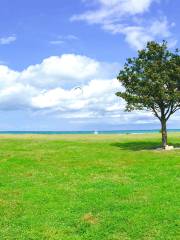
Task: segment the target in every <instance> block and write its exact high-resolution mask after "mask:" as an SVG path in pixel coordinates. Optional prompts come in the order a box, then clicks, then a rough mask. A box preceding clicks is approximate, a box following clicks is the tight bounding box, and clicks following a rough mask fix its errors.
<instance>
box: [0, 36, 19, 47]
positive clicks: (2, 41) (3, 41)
mask: <svg viewBox="0 0 180 240" xmlns="http://www.w3.org/2000/svg"><path fill="white" fill-rule="evenodd" d="M16 39H17V37H16V36H15V35H12V36H8V37H2V38H0V45H8V44H11V43H13V42H15V41H16Z"/></svg>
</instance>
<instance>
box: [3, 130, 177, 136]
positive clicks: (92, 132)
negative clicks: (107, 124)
mask: <svg viewBox="0 0 180 240" xmlns="http://www.w3.org/2000/svg"><path fill="white" fill-rule="evenodd" d="M159 132H160V130H159V129H153V130H112V131H0V134H49V135H52V134H59V135H62V134H144V133H159ZM168 132H180V129H168Z"/></svg>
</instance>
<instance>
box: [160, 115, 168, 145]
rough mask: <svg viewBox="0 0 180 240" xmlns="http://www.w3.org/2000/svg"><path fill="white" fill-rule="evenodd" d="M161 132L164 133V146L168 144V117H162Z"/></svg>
mask: <svg viewBox="0 0 180 240" xmlns="http://www.w3.org/2000/svg"><path fill="white" fill-rule="evenodd" d="M161 133H162V147H163V148H165V147H166V146H167V128H166V119H161Z"/></svg>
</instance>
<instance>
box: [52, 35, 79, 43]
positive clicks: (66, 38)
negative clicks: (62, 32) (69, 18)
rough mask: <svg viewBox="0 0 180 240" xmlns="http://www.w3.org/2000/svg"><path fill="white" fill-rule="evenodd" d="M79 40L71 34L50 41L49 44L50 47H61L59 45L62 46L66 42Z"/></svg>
mask: <svg viewBox="0 0 180 240" xmlns="http://www.w3.org/2000/svg"><path fill="white" fill-rule="evenodd" d="M78 39H79V38H78V37H77V36H75V35H73V34H69V35H66V36H58V37H57V38H56V39H55V40H52V41H50V44H52V45H61V44H64V43H66V42H68V41H71V42H72V41H76V40H78Z"/></svg>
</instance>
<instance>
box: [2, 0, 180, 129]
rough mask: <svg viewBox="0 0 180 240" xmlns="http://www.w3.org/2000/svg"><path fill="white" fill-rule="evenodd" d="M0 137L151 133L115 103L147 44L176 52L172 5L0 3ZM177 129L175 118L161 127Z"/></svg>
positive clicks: (145, 0) (151, 0)
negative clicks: (132, 60) (126, 68)
mask: <svg viewBox="0 0 180 240" xmlns="http://www.w3.org/2000/svg"><path fill="white" fill-rule="evenodd" d="M0 3H1V8H0V119H1V121H0V130H1V131H8V130H9V131H11V130H17V131H32V130H34V131H47V130H50V131H58V130H59V131H63V130H64V131H72V130H74V131H81V130H121V129H123V130H124V129H157V128H159V127H160V125H159V121H158V120H157V119H156V118H155V117H154V116H153V115H152V114H151V113H150V112H146V111H141V112H139V111H134V112H131V113H127V112H125V111H124V109H125V102H124V101H123V100H121V99H120V98H118V97H116V96H115V93H116V92H117V91H118V90H120V89H122V87H121V85H120V83H119V82H118V81H117V79H116V77H117V75H118V73H119V71H120V69H122V68H123V65H124V63H125V60H126V59H127V58H129V57H134V56H136V54H137V50H139V49H142V48H143V47H144V46H145V45H146V42H147V41H151V40H156V41H158V42H161V41H162V40H163V39H165V40H167V41H168V43H169V47H170V49H172V50H173V49H175V48H178V47H180V43H179V39H180V36H179V35H180V31H179V27H180V15H179V10H180V1H179V0H46V1H44V0H27V1H24V0H0ZM168 127H169V128H180V113H176V114H175V115H174V116H173V117H172V118H171V119H170V121H169V123H168Z"/></svg>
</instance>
